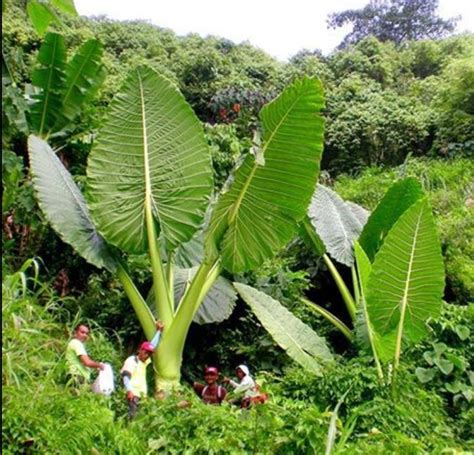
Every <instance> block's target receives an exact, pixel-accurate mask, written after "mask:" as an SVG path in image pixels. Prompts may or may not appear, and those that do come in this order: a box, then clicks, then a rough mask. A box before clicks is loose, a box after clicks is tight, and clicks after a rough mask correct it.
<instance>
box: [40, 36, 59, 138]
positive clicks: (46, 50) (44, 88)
mask: <svg viewBox="0 0 474 455" xmlns="http://www.w3.org/2000/svg"><path fill="white" fill-rule="evenodd" d="M65 67H66V48H65V46H64V38H63V37H62V36H61V35H59V34H57V33H48V34H47V35H46V36H45V39H44V42H43V44H42V45H41V47H40V50H39V54H38V66H37V68H36V69H35V70H34V71H33V75H32V78H31V82H32V83H33V85H34V86H35V87H37V88H39V93H38V94H37V95H35V96H34V98H35V102H34V103H33V106H32V107H31V124H32V130H33V131H34V132H35V133H37V134H38V135H39V136H43V137H44V136H46V135H47V133H48V132H49V131H50V130H51V128H52V127H53V125H54V124H55V122H56V119H57V118H58V116H60V114H61V109H62V94H63V89H64V83H65V77H66V76H65Z"/></svg>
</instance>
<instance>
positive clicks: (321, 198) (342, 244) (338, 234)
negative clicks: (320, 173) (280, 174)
mask: <svg viewBox="0 0 474 455" xmlns="http://www.w3.org/2000/svg"><path fill="white" fill-rule="evenodd" d="M353 210H354V209H353V208H352V207H350V206H349V205H348V204H347V203H346V202H345V201H344V200H343V199H342V198H341V197H340V196H339V195H338V194H337V193H335V192H334V191H333V190H331V189H329V188H327V187H325V186H323V185H319V184H318V185H317V186H316V190H315V192H314V194H313V197H312V199H311V203H310V205H309V208H308V216H309V219H310V221H311V224H312V225H313V227H314V229H315V230H316V232H317V234H318V236H319V238H320V239H321V240H322V241H323V243H324V245H325V246H326V249H327V251H328V252H329V254H330V255H331V256H332V257H333V258H334V259H335V260H336V261H338V262H340V263H342V264H345V265H347V266H348V267H351V266H352V265H353V264H354V253H353V251H352V244H353V242H354V240H356V239H357V238H358V237H359V235H360V233H361V231H362V227H363V224H362V223H361V222H360V220H359V217H361V214H360V213H359V217H357V216H355V215H354V212H353ZM362 210H364V209H362V207H360V210H359V212H361V211H362Z"/></svg>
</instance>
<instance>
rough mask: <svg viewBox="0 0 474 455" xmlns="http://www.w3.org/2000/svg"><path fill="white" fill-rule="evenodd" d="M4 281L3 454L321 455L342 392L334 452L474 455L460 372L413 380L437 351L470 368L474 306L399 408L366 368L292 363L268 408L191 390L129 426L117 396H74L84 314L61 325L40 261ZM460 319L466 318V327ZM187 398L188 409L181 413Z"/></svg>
mask: <svg viewBox="0 0 474 455" xmlns="http://www.w3.org/2000/svg"><path fill="white" fill-rule="evenodd" d="M3 280H4V286H3V293H2V294H3V295H2V297H3V321H2V332H3V349H2V357H3V359H2V360H3V372H2V382H3V391H2V411H3V421H2V434H3V441H2V448H3V452H4V453H6V454H20V453H71V454H72V453H95V454H98V453H100V454H107V453H129V454H145V453H156V452H159V453H169V454H181V453H189V454H191V453H192V454H208V453H214V454H220V453H229V454H246V453H262V454H301V453H320V451H321V448H322V447H324V446H325V444H326V438H327V432H328V428H329V425H330V420H331V416H332V414H333V411H334V407H335V405H336V403H337V401H338V400H339V399H340V397H341V396H342V395H343V394H344V393H345V392H346V391H349V392H348V394H347V397H346V399H345V401H344V403H343V405H342V407H341V409H340V411H339V414H338V417H337V428H338V433H339V437H338V441H337V444H336V447H335V449H334V453H341V454H342V453H356V454H357V453H360V454H364V453H380V454H382V453H404V454H405V453H413V454H418V453H463V452H462V451H463V450H468V449H469V448H473V447H474V446H473V444H474V439H473V434H472V429H471V425H470V424H471V423H472V422H471V420H470V419H471V418H472V409H470V408H469V407H468V406H467V404H468V402H467V400H466V399H465V398H466V397H464V403H462V402H461V401H462V400H454V401H453V395H451V396H447V394H448V393H449V392H448V391H449V386H448V385H447V383H446V380H445V379H444V378H449V379H450V380H451V378H453V379H454V373H453V374H450V375H445V374H443V373H441V374H443V376H442V377H440V378H438V377H435V378H434V379H433V381H432V382H431V383H430V382H428V383H422V382H420V381H419V378H418V377H417V375H416V374H415V368H416V367H417V366H418V365H420V364H421V362H422V361H421V360H420V358H421V356H420V351H423V350H424V349H427V348H428V347H429V346H432V343H445V346H446V350H447V351H449V354H452V355H456V356H458V357H459V358H460V359H462V362H464V363H466V367H467V365H468V364H469V363H471V362H472V352H473V350H472V341H470V339H468V337H466V336H465V335H466V333H467V332H466V331H467V330H471V331H472V330H474V327H473V313H472V307H471V308H470V309H469V310H468V308H467V307H466V309H465V310H461V309H459V308H458V309H453V306H452V305H447V304H446V305H445V310H444V312H443V315H442V316H441V317H440V318H439V320H436V321H433V322H432V323H431V324H430V325H431V326H432V328H433V332H432V335H431V338H430V339H429V340H427V341H426V343H425V344H424V345H423V346H418V347H416V348H414V349H412V350H411V351H410V353H409V355H408V357H409V361H407V362H406V363H405V364H404V367H403V371H402V373H401V381H400V383H401V384H402V387H401V394H402V395H403V400H400V401H397V402H394V401H393V400H392V398H391V397H390V394H389V392H388V390H387V389H386V388H383V387H381V386H380V384H379V382H378V380H377V373H376V371H375V368H374V367H373V366H372V365H371V363H370V359H368V358H364V357H356V358H352V359H344V358H342V357H340V358H339V359H338V362H337V363H335V364H333V365H332V367H330V368H328V369H327V370H326V371H325V373H324V375H323V376H322V377H315V376H312V375H308V373H307V372H306V371H304V370H303V369H302V368H300V367H294V366H290V365H288V366H287V367H286V370H285V375H284V376H281V375H279V374H275V373H274V372H271V371H261V372H260V373H259V377H258V380H259V382H260V383H261V384H262V387H263V388H264V389H265V391H267V392H268V393H269V395H270V401H269V402H268V403H267V404H265V405H264V406H257V407H254V408H252V409H250V410H249V411H242V410H240V409H239V408H236V407H231V406H230V405H227V404H226V405H223V406H221V407H213V406H206V405H204V404H202V403H201V402H200V400H199V399H198V398H197V397H196V396H194V394H193V392H192V391H191V390H190V389H189V388H188V387H184V388H183V389H182V391H181V392H180V393H179V394H178V395H176V396H173V397H170V398H169V399H167V400H164V401H159V400H158V401H156V400H153V399H151V398H150V399H148V400H146V401H145V402H144V404H143V406H142V407H141V408H140V413H139V414H138V416H137V417H136V419H135V420H134V421H132V422H131V423H128V421H127V419H126V406H125V402H124V400H123V398H122V390H121V389H120V388H119V389H118V390H117V392H116V393H114V394H113V395H112V397H111V398H105V397H102V396H99V395H95V394H92V393H91V392H90V391H89V390H86V389H84V390H82V391H80V392H77V391H76V390H74V389H71V388H69V387H67V386H66V383H65V377H64V373H65V370H64V368H63V362H62V358H63V353H64V347H65V344H66V340H67V338H68V335H69V330H70V329H71V328H72V327H73V326H74V324H75V323H76V322H77V321H78V318H79V317H80V315H73V314H66V315H64V314H63V315H62V317H63V319H64V321H65V322H63V323H58V322H57V317H58V313H60V312H62V311H63V310H62V309H61V304H62V303H63V302H62V301H61V300H60V299H58V297H57V296H55V295H54V293H52V292H51V290H50V287H49V286H48V284H45V283H41V282H40V281H38V280H37V279H36V278H35V275H34V262H32V261H29V262H28V263H26V264H25V267H23V269H21V270H20V271H19V272H16V273H11V274H5V275H4V276H3ZM462 311H469V312H470V316H469V318H466V317H464V316H465V315H464V314H463V313H461V312H462ZM471 333H472V332H471ZM459 334H461V336H460V335H459ZM92 335H93V337H92V339H91V340H90V347H89V349H90V352H91V354H92V355H93V356H94V358H101V359H107V360H108V361H110V362H111V364H112V365H113V367H114V369H115V371H118V368H119V367H120V363H121V359H122V358H123V355H122V350H121V349H120V348H119V346H118V345H117V344H115V347H114V346H113V345H112V344H111V342H110V340H111V339H113V337H111V334H107V333H105V332H104V331H103V330H102V329H101V328H100V327H98V326H94V325H93V326H92ZM425 357H426V356H425ZM451 358H452V357H451ZM455 368H458V367H457V366H456V367H455ZM470 374H471V375H472V372H471V373H470ZM456 377H457V376H456ZM116 379H117V380H118V378H116ZM439 381H441V383H442V384H444V389H443V386H442V385H440V384H439ZM456 381H458V379H454V381H452V380H451V382H456ZM443 390H444V391H443ZM466 390H467V389H466ZM471 393H472V388H471ZM184 399H185V400H187V401H188V402H189V403H190V406H188V407H186V408H181V407H180V406H179V404H180V402H181V401H182V400H184Z"/></svg>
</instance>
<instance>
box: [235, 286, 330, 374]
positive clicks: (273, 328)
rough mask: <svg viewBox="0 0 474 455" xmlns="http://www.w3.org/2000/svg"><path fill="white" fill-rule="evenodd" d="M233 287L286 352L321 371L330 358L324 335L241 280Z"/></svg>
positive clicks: (307, 365) (302, 363)
mask: <svg viewBox="0 0 474 455" xmlns="http://www.w3.org/2000/svg"><path fill="white" fill-rule="evenodd" d="M234 287H235V288H236V289H237V292H238V293H239V294H240V296H241V297H242V298H243V299H244V300H245V302H247V304H248V305H249V306H250V308H251V309H252V311H253V312H254V313H255V315H256V316H257V318H258V319H259V321H260V322H261V323H262V325H263V327H265V329H266V330H267V331H268V332H269V333H270V335H271V336H272V337H273V339H274V340H275V341H276V342H277V343H278V344H279V345H280V346H281V347H282V348H283V349H285V351H286V352H287V353H288V355H289V356H290V357H291V358H292V359H293V360H295V361H296V362H298V363H299V364H300V365H301V366H303V367H304V368H306V369H307V370H309V371H312V372H313V373H315V374H321V371H322V367H323V366H324V364H326V363H328V362H331V361H332V360H333V356H332V354H331V352H330V351H329V348H328V346H327V344H326V341H325V339H324V338H321V337H319V336H318V335H317V334H316V332H315V331H314V330H313V329H312V328H311V327H309V326H307V325H306V324H305V323H303V322H302V321H301V320H300V319H298V318H297V317H295V316H294V315H293V314H292V313H290V312H289V311H288V310H287V309H286V308H285V307H284V306H283V305H281V304H280V303H279V302H278V301H276V300H274V299H272V298H271V297H269V296H268V295H266V294H264V293H263V292H260V291H257V290H256V289H254V288H252V287H251V286H247V285H245V284H242V283H234Z"/></svg>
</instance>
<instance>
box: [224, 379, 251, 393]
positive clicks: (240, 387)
mask: <svg viewBox="0 0 474 455" xmlns="http://www.w3.org/2000/svg"><path fill="white" fill-rule="evenodd" d="M229 384H230V385H231V386H232V387H234V391H233V393H234V395H243V394H244V393H245V392H247V390H249V389H251V388H253V387H254V385H255V383H254V382H253V379H252V378H251V377H250V376H245V377H244V378H243V379H242V381H240V384H238V383H237V382H235V381H232V380H230V381H229Z"/></svg>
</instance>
